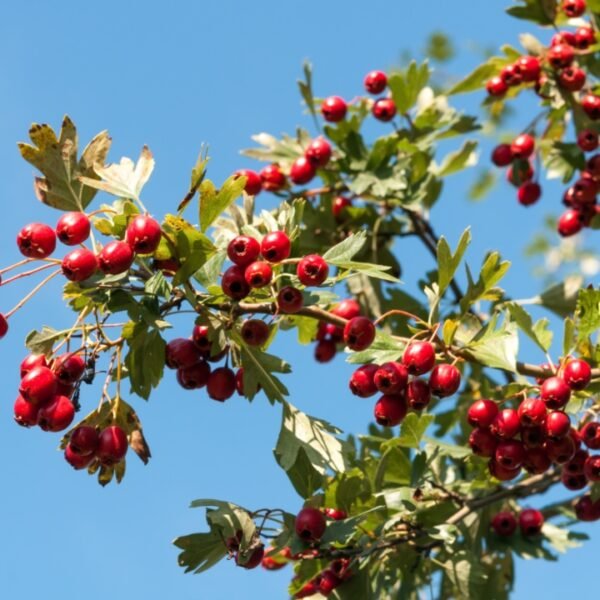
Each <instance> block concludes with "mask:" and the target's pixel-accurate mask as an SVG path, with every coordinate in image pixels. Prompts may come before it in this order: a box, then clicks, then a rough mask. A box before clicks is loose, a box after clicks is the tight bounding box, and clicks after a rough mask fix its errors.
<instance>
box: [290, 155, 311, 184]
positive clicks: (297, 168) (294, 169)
mask: <svg viewBox="0 0 600 600" xmlns="http://www.w3.org/2000/svg"><path fill="white" fill-rule="evenodd" d="M315 175H316V168H315V165H314V164H313V163H312V162H311V161H310V160H309V159H308V158H306V156H301V157H300V158H297V159H296V160H295V161H294V162H293V163H292V166H291V168H290V179H291V180H292V182H293V183H295V184H296V185H302V184H304V183H308V182H309V181H310V180H311V179H312V178H313V177H314V176H315Z"/></svg>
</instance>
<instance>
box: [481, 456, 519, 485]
mask: <svg viewBox="0 0 600 600" xmlns="http://www.w3.org/2000/svg"><path fill="white" fill-rule="evenodd" d="M488 469H489V471H490V475H492V476H493V477H495V478H496V479H498V480H500V481H510V480H511V479H514V478H515V477H518V476H519V474H520V473H521V469H520V468H518V469H507V468H506V467H503V466H502V465H499V464H498V463H497V462H496V461H495V460H494V459H493V458H492V459H491V460H490V462H489V463H488Z"/></svg>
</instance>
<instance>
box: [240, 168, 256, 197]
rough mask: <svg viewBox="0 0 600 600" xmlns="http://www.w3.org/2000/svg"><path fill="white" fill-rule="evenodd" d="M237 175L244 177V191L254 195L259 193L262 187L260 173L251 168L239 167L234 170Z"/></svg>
mask: <svg viewBox="0 0 600 600" xmlns="http://www.w3.org/2000/svg"><path fill="white" fill-rule="evenodd" d="M235 175H236V176H237V177H245V178H246V183H245V185H244V191H245V192H246V194H249V195H250V196H256V195H258V194H260V191H261V189H262V180H261V178H260V175H259V174H258V173H257V172H256V171H252V170H251V169H240V170H239V171H236V172H235Z"/></svg>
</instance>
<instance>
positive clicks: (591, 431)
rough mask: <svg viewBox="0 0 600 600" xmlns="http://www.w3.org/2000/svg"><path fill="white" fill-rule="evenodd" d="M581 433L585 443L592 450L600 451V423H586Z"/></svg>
mask: <svg viewBox="0 0 600 600" xmlns="http://www.w3.org/2000/svg"><path fill="white" fill-rule="evenodd" d="M579 433H580V435H581V439H582V441H583V443H584V444H585V445H586V446H587V447H588V448H590V450H598V449H600V423H596V422H595V421H592V422H591V423H586V424H585V425H584V426H583V427H582V428H581V430H580V432H579Z"/></svg>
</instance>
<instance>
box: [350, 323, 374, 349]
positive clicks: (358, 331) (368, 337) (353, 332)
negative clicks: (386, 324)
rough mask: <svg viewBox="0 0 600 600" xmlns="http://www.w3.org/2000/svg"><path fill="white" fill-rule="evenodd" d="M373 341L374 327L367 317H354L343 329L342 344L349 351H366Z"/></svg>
mask: <svg viewBox="0 0 600 600" xmlns="http://www.w3.org/2000/svg"><path fill="white" fill-rule="evenodd" d="M374 339H375V325H373V322H372V321H371V320H370V319H367V317H354V318H353V319H350V320H349V321H348V322H347V323H346V326H345V327H344V342H345V344H346V345H347V346H348V348H350V349H351V350H355V351H360V350H366V349H367V348H368V347H369V346H370V345H371V344H372V343H373V340H374Z"/></svg>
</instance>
